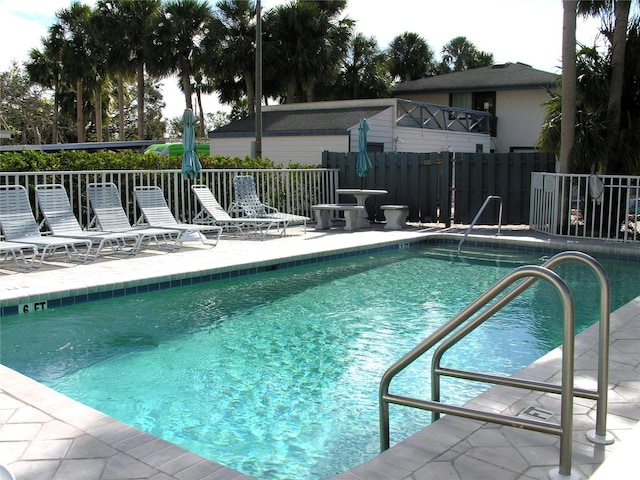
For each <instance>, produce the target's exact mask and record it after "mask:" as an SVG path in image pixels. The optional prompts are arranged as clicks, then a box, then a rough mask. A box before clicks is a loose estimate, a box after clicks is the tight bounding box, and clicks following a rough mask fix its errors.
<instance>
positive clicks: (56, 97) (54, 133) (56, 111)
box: [51, 80, 60, 144]
mask: <svg viewBox="0 0 640 480" xmlns="http://www.w3.org/2000/svg"><path fill="white" fill-rule="evenodd" d="M59 115H60V82H59V81H58V80H56V84H55V86H54V89H53V127H52V129H51V143H53V144H56V143H59V141H60V138H59V136H58V117H59Z"/></svg>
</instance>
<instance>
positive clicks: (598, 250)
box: [0, 233, 640, 317]
mask: <svg viewBox="0 0 640 480" xmlns="http://www.w3.org/2000/svg"><path fill="white" fill-rule="evenodd" d="M459 241H460V235H459V234H451V233H438V234H433V235H429V236H425V237H421V238H417V239H404V240H401V241H396V242H391V243H387V244H378V245H376V246H367V247H362V248H358V247H349V248H346V249H344V250H343V251H337V252H336V251H333V252H331V253H320V254H313V255H310V254H305V255H301V256H300V257H298V258H294V259H291V260H286V261H279V260H277V259H276V260H269V261H265V262H260V263H258V264H252V265H250V266H247V265H244V266H239V267H237V268H229V267H222V268H218V269H215V270H210V271H207V272H205V273H200V274H194V275H189V276H185V275H184V274H178V275H175V276H173V275H172V276H169V277H164V278H160V279H151V280H152V281H150V282H149V281H144V280H132V281H129V282H125V284H123V285H121V284H118V285H117V287H116V288H114V286H116V284H110V285H109V284H108V285H104V286H100V287H94V291H89V289H76V290H74V291H67V292H56V293H53V294H43V295H40V296H38V297H37V298H31V297H29V298H28V299H27V298H15V299H9V300H4V301H3V302H2V303H4V304H5V305H3V306H2V307H0V317H4V316H11V315H18V314H20V311H19V307H20V303H21V302H25V303H26V302H27V301H28V302H30V303H32V302H38V301H46V302H47V308H60V307H66V306H71V305H80V304H83V303H87V302H93V301H98V300H108V299H112V298H118V297H123V296H127V295H136V294H140V293H148V292H152V291H160V290H165V289H167V288H174V287H185V286H191V285H197V284H201V283H209V282H216V281H220V280H229V279H232V278H238V277H245V276H251V275H256V274H261V273H264V272H269V271H274V270H282V269H288V268H296V267H301V266H309V265H315V264H321V263H325V262H330V261H335V260H341V259H345V258H351V257H357V256H362V255H370V254H376V253H383V252H388V251H393V250H397V249H399V248H400V249H401V248H407V247H409V246H416V245H424V244H432V245H446V246H451V245H457V244H458V242H459ZM464 247H465V248H468V247H471V248H487V247H490V248H500V249H505V250H509V251H514V252H524V253H529V254H530V253H535V254H542V255H553V254H555V253H558V252H560V251H566V250H572V249H579V250H580V251H583V252H586V253H590V254H595V255H598V256H599V257H600V258H607V259H613V260H623V261H640V248H637V247H636V248H635V249H626V250H621V249H620V244H619V243H617V244H615V246H614V245H612V246H611V247H608V246H606V245H601V244H589V243H578V242H571V241H563V242H560V241H551V240H550V241H538V242H537V243H536V242H532V241H531V239H530V238H528V239H521V238H517V237H507V236H504V237H501V236H494V237H481V238H472V237H469V238H468V239H467V240H466V241H465V243H464ZM463 251H464V250H463ZM153 280H155V281H153ZM83 290H84V291H83ZM81 291H82V293H80V292H81ZM7 303H12V304H11V305H6V304H7Z"/></svg>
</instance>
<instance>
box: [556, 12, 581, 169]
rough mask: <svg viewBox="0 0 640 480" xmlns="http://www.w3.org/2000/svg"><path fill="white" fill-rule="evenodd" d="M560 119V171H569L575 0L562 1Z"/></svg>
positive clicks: (573, 118)
mask: <svg viewBox="0 0 640 480" xmlns="http://www.w3.org/2000/svg"><path fill="white" fill-rule="evenodd" d="M562 6H563V7H562V8H563V18H562V120H561V129H560V165H559V167H560V168H559V170H560V173H570V172H571V160H572V158H571V157H572V152H573V141H574V136H575V133H574V132H575V130H574V125H575V121H576V8H577V2H576V1H565V2H562Z"/></svg>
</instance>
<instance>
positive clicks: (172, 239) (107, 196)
mask: <svg viewBox="0 0 640 480" xmlns="http://www.w3.org/2000/svg"><path fill="white" fill-rule="evenodd" d="M87 197H89V203H90V204H91V208H92V210H93V213H94V214H95V217H94V219H93V221H92V222H95V224H96V226H97V227H98V228H99V229H100V230H103V231H106V232H134V233H137V234H138V235H139V236H140V237H139V239H138V242H137V244H136V245H135V246H134V248H133V252H138V251H139V249H140V248H142V246H144V245H146V244H147V243H149V242H151V241H153V242H155V244H156V246H158V247H159V248H162V249H165V250H177V249H179V248H180V247H181V246H182V232H181V231H180V230H177V229H170V228H154V227H142V226H140V227H132V226H131V223H130V222H129V218H128V217H127V213H126V212H125V211H124V208H123V207H122V200H121V199H120V192H119V191H118V187H116V184H115V183H113V182H103V183H89V184H88V185H87Z"/></svg>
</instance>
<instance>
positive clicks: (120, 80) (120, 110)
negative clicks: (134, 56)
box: [118, 75, 125, 142]
mask: <svg viewBox="0 0 640 480" xmlns="http://www.w3.org/2000/svg"><path fill="white" fill-rule="evenodd" d="M118 117H119V118H118V140H119V141H121V142H123V141H124V140H125V134H124V79H123V78H122V75H118Z"/></svg>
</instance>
